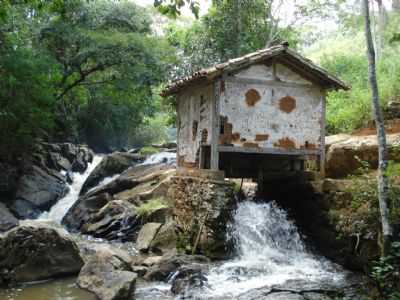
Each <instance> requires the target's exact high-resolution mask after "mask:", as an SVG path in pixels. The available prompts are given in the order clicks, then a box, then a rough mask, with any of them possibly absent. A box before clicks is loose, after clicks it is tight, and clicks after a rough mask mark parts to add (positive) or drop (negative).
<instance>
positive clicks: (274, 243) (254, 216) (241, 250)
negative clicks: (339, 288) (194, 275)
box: [137, 201, 344, 300]
mask: <svg viewBox="0 0 400 300" xmlns="http://www.w3.org/2000/svg"><path fill="white" fill-rule="evenodd" d="M229 227H230V228H229V233H228V238H230V239H233V240H234V245H235V251H236V257H235V258H234V259H232V260H229V261H226V262H223V263H222V264H217V265H214V267H212V268H211V269H210V270H209V271H208V272H207V273H206V274H205V276H206V277H207V283H206V286H205V287H204V288H202V289H201V290H197V291H189V296H188V295H185V296H184V297H187V296H188V298H187V299H218V300H221V299H236V298H237V297H239V296H240V295H242V294H243V293H246V292H249V291H251V290H255V289H258V288H269V287H272V286H274V285H279V284H285V283H287V282H293V281H296V280H298V281H301V282H307V284H308V283H310V284H313V283H315V284H317V285H318V284H325V283H329V284H331V285H333V286H334V285H336V283H339V282H340V281H342V280H343V278H344V273H343V270H342V269H340V268H339V267H338V266H337V265H334V264H333V263H331V262H329V261H327V260H326V259H324V258H322V257H317V256H314V255H312V254H310V253H309V252H307V250H306V247H305V245H304V242H303V241H302V239H301V236H300V234H299V232H298V230H297V228H296V226H295V224H294V223H293V222H292V221H290V220H289V219H288V216H287V214H286V212H285V211H284V210H283V209H281V208H279V207H278V206H277V205H276V204H275V203H274V202H269V203H255V202H252V201H245V202H242V203H240V204H239V205H238V207H237V210H236V212H235V215H234V217H233V223H232V224H231V225H230V226H229ZM137 290H138V291H139V293H138V295H137V299H142V300H147V299H152V300H156V299H157V300H161V299H162V300H165V299H182V298H181V296H177V297H176V298H175V297H174V296H173V295H172V294H171V293H170V292H168V291H167V289H166V286H165V284H153V285H152V286H151V285H150V286H138V289H137ZM185 299H186V298H185ZM241 299H245V298H241Z"/></svg>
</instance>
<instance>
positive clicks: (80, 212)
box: [62, 193, 113, 231]
mask: <svg viewBox="0 0 400 300" xmlns="http://www.w3.org/2000/svg"><path fill="white" fill-rule="evenodd" d="M112 199H113V198H112V196H111V195H110V194H108V193H99V194H95V195H87V196H83V197H80V198H79V199H78V200H77V201H76V202H75V203H74V204H73V205H72V207H71V208H70V209H69V210H68V212H67V213H66V214H65V216H64V218H63V219H62V224H63V225H66V226H67V227H68V228H69V229H70V230H74V231H77V230H79V229H80V228H81V227H82V226H83V224H87V223H88V221H89V219H90V218H91V216H92V214H95V213H97V212H98V211H99V210H100V209H101V208H102V207H104V206H105V205H106V204H107V203H108V202H110V201H112Z"/></svg>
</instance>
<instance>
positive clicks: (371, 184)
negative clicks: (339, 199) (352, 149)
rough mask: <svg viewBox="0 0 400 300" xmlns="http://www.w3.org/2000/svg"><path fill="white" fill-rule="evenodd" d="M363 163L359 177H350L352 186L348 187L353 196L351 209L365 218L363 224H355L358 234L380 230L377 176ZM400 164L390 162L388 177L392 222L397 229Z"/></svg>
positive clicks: (399, 202)
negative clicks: (375, 229) (372, 229)
mask: <svg viewBox="0 0 400 300" xmlns="http://www.w3.org/2000/svg"><path fill="white" fill-rule="evenodd" d="M360 162H361V167H360V168H359V170H358V172H357V173H358V174H357V175H350V176H349V179H351V180H352V184H351V185H349V186H348V187H347V192H348V193H350V195H351V208H352V209H353V210H354V211H355V212H354V213H353V214H354V215H357V214H358V213H357V212H356V211H358V212H359V213H360V214H361V215H362V218H363V221H362V222H353V224H352V226H353V227H354V228H353V230H354V231H355V232H358V233H362V232H364V231H368V230H370V229H371V228H380V221H379V220H380V211H379V200H378V188H377V181H376V178H375V176H373V175H372V174H371V173H370V168H369V165H368V163H367V162H363V161H360ZM399 170H400V164H398V163H394V162H392V161H391V162H389V167H388V171H387V174H386V175H387V176H388V178H389V199H388V206H389V208H390V210H389V211H390V215H389V218H390V222H391V224H392V225H393V226H394V227H396V226H398V225H400V198H399V195H400V185H399V181H398V176H399V174H400V173H399Z"/></svg>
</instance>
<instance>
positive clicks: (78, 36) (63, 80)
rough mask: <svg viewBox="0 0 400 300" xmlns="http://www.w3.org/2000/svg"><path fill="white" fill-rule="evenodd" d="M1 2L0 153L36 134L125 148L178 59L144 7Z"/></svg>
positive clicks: (80, 1) (81, 0) (79, 1)
mask: <svg viewBox="0 0 400 300" xmlns="http://www.w3.org/2000/svg"><path fill="white" fill-rule="evenodd" d="M0 1H1V4H4V5H5V6H6V8H7V9H4V6H0V132H1V133H2V134H1V135H0V144H1V147H0V159H3V158H4V157H5V156H9V154H10V153H16V154H19V153H20V152H23V151H26V150H28V148H29V147H30V146H32V145H33V144H34V143H35V140H36V139H37V138H46V139H48V140H53V141H54V140H63V141H65V140H72V141H75V142H88V143H89V144H90V146H92V147H96V146H97V150H102V151H104V150H112V149H113V148H114V147H122V146H125V145H126V143H127V142H128V135H129V134H130V133H131V132H132V131H134V129H135V128H137V127H138V126H140V125H141V124H142V123H143V122H144V120H146V119H147V118H148V117H150V116H151V115H153V114H154V113H155V111H156V110H157V109H158V107H157V103H156V101H155V100H154V93H153V90H154V87H155V86H158V85H159V84H160V83H161V82H162V81H164V79H165V76H166V74H167V69H169V67H170V65H172V64H174V51H173V49H171V47H170V46H169V45H168V44H167V42H166V41H165V40H164V39H163V38H160V37H156V36H154V35H153V33H152V29H151V17H150V16H149V14H148V12H147V10H146V9H144V8H141V7H139V6H136V5H135V4H134V3H132V2H131V1H105V0H97V1H86V0H70V1H62V0H55V1H50V0H26V1H11V0H0ZM2 150H4V151H3V152H4V153H2V152H1V151H2ZM17 150H18V151H17ZM17 152H18V153H17Z"/></svg>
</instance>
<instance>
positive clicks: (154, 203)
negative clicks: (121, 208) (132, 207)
mask: <svg viewBox="0 0 400 300" xmlns="http://www.w3.org/2000/svg"><path fill="white" fill-rule="evenodd" d="M167 207H168V203H167V202H166V201H165V199H164V198H162V197H158V198H153V199H151V200H149V201H147V202H146V203H143V204H141V205H140V206H138V207H137V208H136V213H137V214H138V215H139V216H141V217H147V216H149V215H150V214H151V213H153V212H155V211H156V210H159V209H162V208H167Z"/></svg>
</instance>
